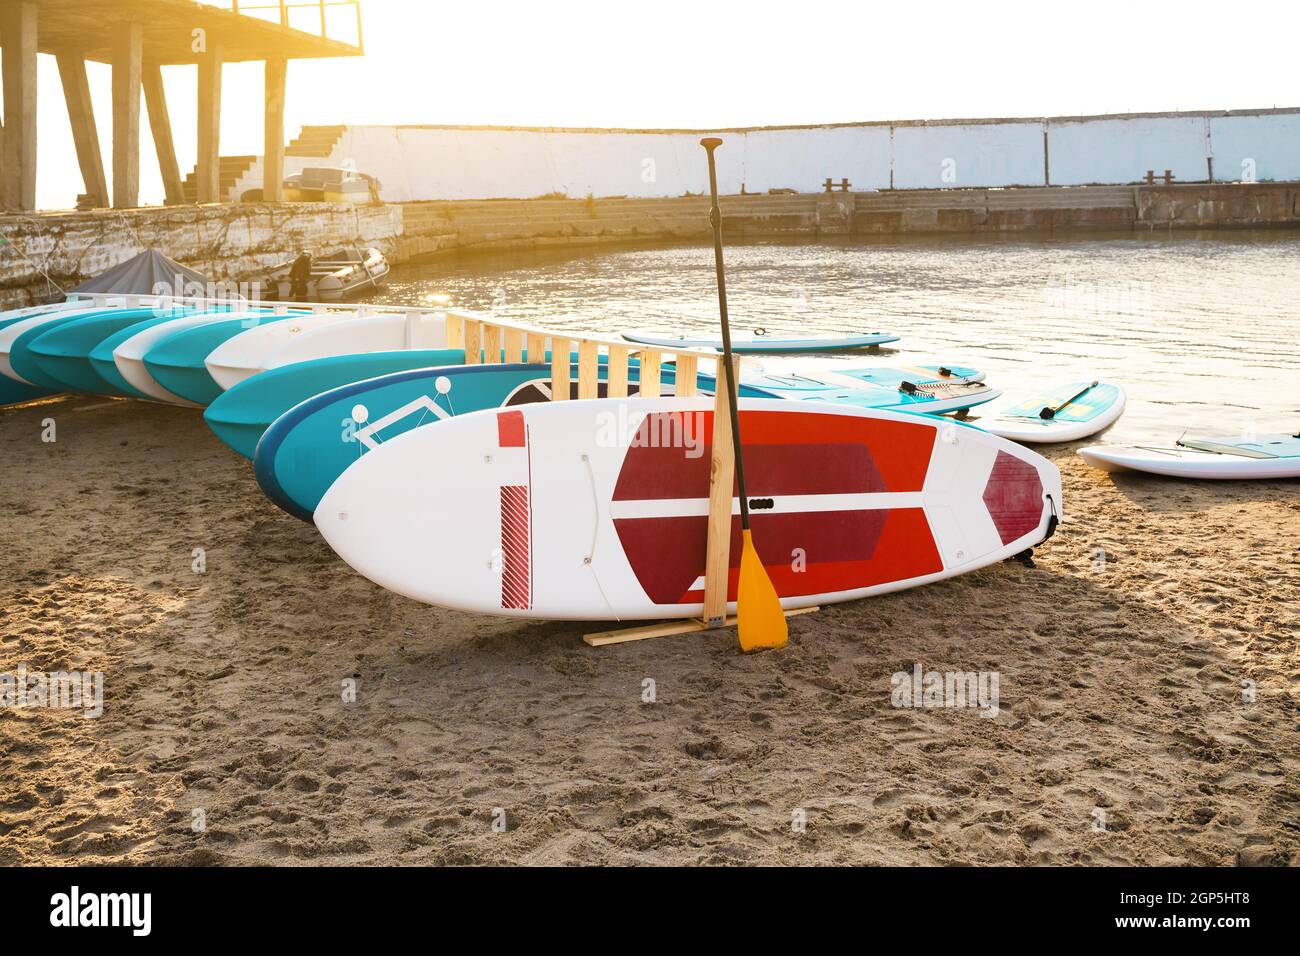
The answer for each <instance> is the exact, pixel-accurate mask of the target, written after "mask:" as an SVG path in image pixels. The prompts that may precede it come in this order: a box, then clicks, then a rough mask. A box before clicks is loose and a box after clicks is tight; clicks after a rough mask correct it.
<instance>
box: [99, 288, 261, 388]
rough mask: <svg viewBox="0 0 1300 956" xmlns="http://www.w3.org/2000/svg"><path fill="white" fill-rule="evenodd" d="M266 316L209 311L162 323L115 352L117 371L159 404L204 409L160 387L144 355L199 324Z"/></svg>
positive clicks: (132, 338)
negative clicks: (145, 362) (166, 340)
mask: <svg viewBox="0 0 1300 956" xmlns="http://www.w3.org/2000/svg"><path fill="white" fill-rule="evenodd" d="M266 315H267V313H266V311H265V310H260V311H255V312H209V313H206V314H204V315H187V316H183V317H182V318H179V319H172V320H171V321H170V322H160V323H159V324H157V325H152V326H150V327H149V328H147V329H145V330H144V331H142V332H138V333H137V334H135V335H133V336H131V337H130V338H129V339H127V340H126V341H125V342H123V343H122V344H121V345H119V346H118V347H117V348H115V349H113V364H114V365H116V366H117V370H118V371H119V372H121V373H122V377H123V378H124V379H126V380H127V382H128V383H130V385H131V387H132V388H136V389H139V390H140V391H141V392H143V393H144V394H146V395H148V396H149V397H150V398H153V399H156V400H158V401H160V402H168V403H170V404H172V405H187V406H190V407H192V408H201V407H202V406H201V405H199V404H198V403H197V402H191V401H190V400H189V399H187V398H181V396H179V395H176V394H174V393H172V392H169V391H168V390H167V389H165V388H163V387H162V386H161V385H159V384H158V382H157V380H156V379H155V378H154V377H153V375H151V374H150V373H149V369H148V368H146V367H145V364H144V356H145V353H146V352H148V351H149V350H150V349H151V348H153V347H154V346H155V345H157V344H158V343H159V342H161V341H162V340H163V339H165V338H166V337H167V336H169V335H173V334H175V333H176V332H183V331H185V330H186V329H192V328H197V327H198V326H200V325H209V324H211V323H213V322H228V321H230V320H231V319H242V318H250V319H259V318H260V319H264V318H265V317H266Z"/></svg>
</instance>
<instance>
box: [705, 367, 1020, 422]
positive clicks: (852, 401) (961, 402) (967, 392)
mask: <svg viewBox="0 0 1300 956" xmlns="http://www.w3.org/2000/svg"><path fill="white" fill-rule="evenodd" d="M933 368H934V369H935V371H934V372H933V374H932V376H930V377H927V376H925V375H922V374H919V372H920V370H919V369H918V370H915V371H914V372H913V374H912V375H911V379H912V380H914V381H912V382H911V385H912V387H910V388H904V387H902V386H901V384H900V383H902V382H903V381H908V380H907V379H905V378H904V377H903V375H902V373H901V372H900V373H899V377H898V378H897V379H896V381H895V385H894V386H893V387H890V386H889V385H885V384H880V383H879V382H875V381H870V380H869V379H867V378H866V377H863V376H860V375H841V374H840V373H837V372H820V373H818V374H805V373H802V372H800V373H784V372H779V371H774V370H770V369H764V370H761V371H759V370H755V371H753V372H749V371H745V370H743V368H742V371H741V376H740V393H741V395H742V396H749V397H752V398H784V399H789V400H791V401H805V402H831V403H832V404H836V405H851V406H855V407H858V408H883V409H890V410H893V411H900V412H924V413H926V414H934V415H938V414H943V413H945V412H956V411H962V410H963V409H967V408H972V407H974V406H976V405H980V404H983V403H984V402H989V401H992V400H993V399H995V398H997V397H998V396H999V395H1001V394H1002V393H1001V392H1000V391H999V390H998V389H995V388H990V387H989V386H987V385H985V384H984V383H983V382H982V381H980V379H983V377H984V373H982V372H978V371H976V370H975V369H953V370H952V374H951V375H950V376H949V379H948V380H944V379H941V378H939V377H938V375H939V373H938V369H939V368H940V366H933ZM855 371H857V372H868V371H873V370H869V369H857V370H855ZM874 371H876V372H891V373H892V372H894V371H895V370H886V369H877V370H874ZM967 372H969V373H970V374H971V375H972V376H978V378H966V377H964V376H962V377H959V375H961V373H967ZM878 377H879V378H881V379H882V380H885V381H888V380H889V379H890V376H889V375H880V376H878ZM706 379H707V382H706ZM700 381H701V386H700V387H701V388H702V389H703V390H704V391H706V392H709V393H710V394H712V393H713V391H714V384H715V383H714V380H713V379H712V378H711V377H707V376H701V377H700Z"/></svg>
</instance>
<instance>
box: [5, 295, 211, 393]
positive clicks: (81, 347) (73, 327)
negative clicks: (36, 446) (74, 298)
mask: <svg viewBox="0 0 1300 956" xmlns="http://www.w3.org/2000/svg"><path fill="white" fill-rule="evenodd" d="M191 314H193V310H192V309H184V308H176V309H169V310H167V311H165V312H159V311H156V310H153V309H149V310H144V315H141V314H140V310H136V309H117V310H114V311H112V312H99V313H95V314H92V315H86V316H81V317H79V318H75V319H72V320H70V321H68V322H64V323H61V324H59V325H58V326H57V327H55V328H51V329H49V330H48V331H45V332H43V333H42V334H41V335H39V336H37V337H36V338H35V339H33V340H32V342H31V343H30V344H29V345H28V346H27V349H28V352H30V353H31V357H32V361H34V362H35V363H36V365H37V367H38V368H40V370H41V371H42V373H44V374H45V375H46V376H48V377H49V378H51V379H53V380H55V381H58V382H59V383H61V384H62V385H63V386H65V387H66V388H68V389H71V390H72V391H75V392H88V393H90V394H92V395H111V396H115V397H118V398H140V397H141V394H140V393H139V392H138V391H136V390H135V389H134V388H131V387H130V386H129V385H127V384H126V382H125V381H123V380H122V378H121V376H120V375H118V374H117V369H116V367H115V366H113V363H112V353H111V352H110V353H107V354H106V355H105V356H104V359H105V361H106V366H107V367H108V368H109V369H110V370H111V373H112V374H111V378H112V379H113V380H112V381H110V380H109V379H106V378H105V377H104V376H103V375H101V374H100V373H99V370H98V369H96V367H95V363H94V362H93V361H92V359H91V353H92V352H93V351H94V350H95V347H96V346H97V345H98V344H99V343H100V342H102V341H104V340H105V339H107V338H110V337H112V336H115V335H116V334H117V333H119V332H121V331H123V330H126V329H134V328H136V327H137V326H138V325H140V324H141V323H156V322H165V321H167V320H168V319H172V318H177V317H179V316H182V315H191Z"/></svg>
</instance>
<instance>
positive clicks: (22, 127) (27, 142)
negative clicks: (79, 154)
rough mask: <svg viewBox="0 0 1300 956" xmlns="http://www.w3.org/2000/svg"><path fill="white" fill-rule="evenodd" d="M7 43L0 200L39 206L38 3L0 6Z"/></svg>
mask: <svg viewBox="0 0 1300 956" xmlns="http://www.w3.org/2000/svg"><path fill="white" fill-rule="evenodd" d="M0 35H2V39H3V44H4V100H5V122H4V150H3V158H2V159H0V168H2V169H3V173H2V174H0V187H2V188H0V203H3V205H4V206H6V207H8V208H10V209H21V210H24V211H28V210H32V209H35V208H36V4H35V3H33V2H32V0H16V2H13V3H8V4H5V5H4V6H3V7H0Z"/></svg>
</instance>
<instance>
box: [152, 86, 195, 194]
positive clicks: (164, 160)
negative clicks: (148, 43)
mask: <svg viewBox="0 0 1300 956" xmlns="http://www.w3.org/2000/svg"><path fill="white" fill-rule="evenodd" d="M144 105H145V108H146V109H147V110H148V111H149V129H150V131H151V132H152V133H153V145H154V151H155V152H156V153H157V154H158V172H159V173H161V174H162V181H163V192H164V193H165V194H166V197H167V198H166V203H167V205H169V206H179V205H181V204H183V203H184V202H185V189H184V187H183V186H182V185H181V167H180V164H179V163H177V162H176V141H175V139H173V137H172V120H171V116H170V115H169V114H168V112H167V93H166V90H165V89H164V87H163V75H162V66H161V65H160V64H158V63H148V64H145V67H144Z"/></svg>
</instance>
